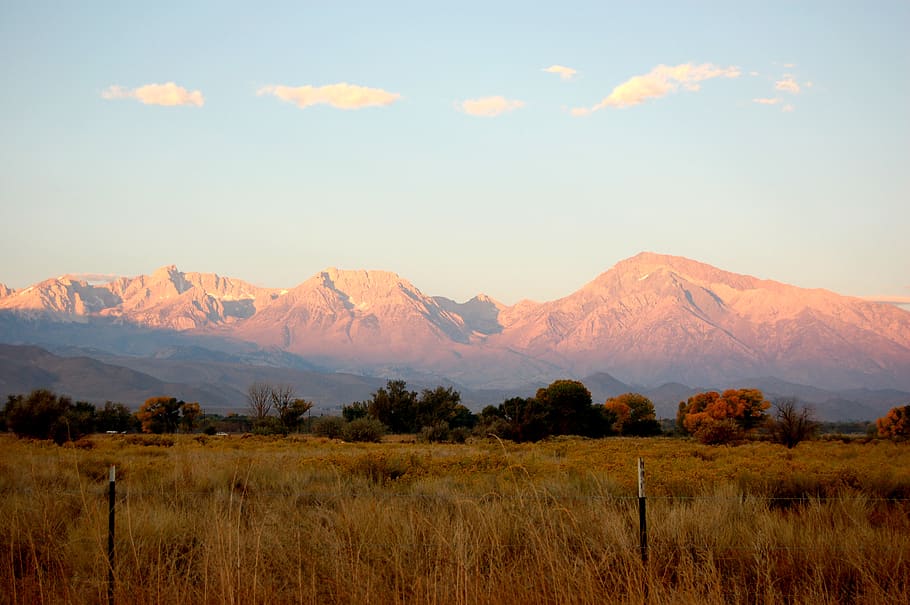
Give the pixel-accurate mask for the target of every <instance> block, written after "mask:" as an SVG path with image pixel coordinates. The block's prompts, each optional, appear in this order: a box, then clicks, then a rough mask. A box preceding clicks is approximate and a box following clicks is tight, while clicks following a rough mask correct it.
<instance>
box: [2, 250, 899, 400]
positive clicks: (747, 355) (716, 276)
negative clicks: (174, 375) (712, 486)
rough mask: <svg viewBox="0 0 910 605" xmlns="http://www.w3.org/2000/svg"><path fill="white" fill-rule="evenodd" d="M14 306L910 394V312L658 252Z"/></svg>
mask: <svg viewBox="0 0 910 605" xmlns="http://www.w3.org/2000/svg"><path fill="white" fill-rule="evenodd" d="M4 311H6V312H12V317H18V318H21V317H23V316H25V317H27V318H32V319H41V320H43V321H51V322H87V321H89V320H90V319H95V318H97V319H98V320H103V319H107V320H109V321H117V322H122V323H128V324H130V325H133V326H139V327H144V328H149V329H160V328H166V329H170V330H178V331H181V332H183V333H185V334H187V335H198V336H200V337H204V336H206V335H217V336H220V337H227V338H231V339H236V340H240V341H245V342H249V343H254V344H256V345H258V346H260V347H264V348H272V349H277V350H282V351H287V352H289V353H294V354H297V355H300V356H303V357H305V358H307V359H310V360H312V361H315V362H317V363H319V364H320V365H322V366H324V367H328V368H335V369H338V370H346V371H354V372H358V373H364V374H368V373H375V374H378V375H390V374H395V373H396V372H399V371H401V372H404V371H405V370H407V371H408V372H413V373H418V374H420V375H425V376H433V377H439V378H449V379H452V380H456V381H458V382H460V383H461V384H465V385H470V386H475V387H510V386H514V385H520V384H527V383H529V382H535V381H537V382H545V381H548V380H552V379H554V378H560V377H567V376H570V377H582V376H586V375H590V374H594V373H597V372H608V373H609V374H611V375H613V376H615V377H617V378H619V379H621V380H623V381H624V382H626V383H638V384H643V385H658V384H662V383H664V382H671V381H679V382H684V383H687V384H694V385H697V384H710V383H714V382H718V381H729V380H735V379H739V378H748V377H760V376H776V377H778V378H781V379H784V380H789V381H792V382H798V383H802V384H813V385H819V386H826V387H833V388H854V387H870V388H873V387H874V388H905V389H906V388H910V312H907V311H905V310H902V309H900V308H898V307H896V306H894V305H890V304H884V303H876V302H869V301H864V300H861V299H858V298H852V297H846V296H840V295H838V294H835V293H833V292H828V291H825V290H808V289H803V288H798V287H795V286H790V285H786V284H782V283H779V282H775V281H769V280H760V279H757V278H754V277H749V276H746V275H738V274H734V273H729V272H726V271H722V270H720V269H717V268H715V267H712V266H709V265H706V264H703V263H699V262H696V261H692V260H689V259H686V258H681V257H675V256H666V255H660V254H653V253H642V254H639V255H637V256H635V257H633V258H630V259H627V260H624V261H622V262H619V263H617V264H616V265H615V266H614V267H612V268H611V269H609V270H607V271H606V272H604V273H602V274H601V275H599V276H598V277H596V278H595V279H594V280H593V281H591V282H590V283H588V284H587V285H585V286H584V287H582V288H581V289H580V290H578V291H577V292H574V293H572V294H569V295H568V296H566V297H564V298H560V299H558V300H554V301H550V302H544V303H536V302H530V301H523V302H520V303H518V304H516V305H513V306H506V305H503V304H502V303H499V302H497V301H495V300H493V299H491V298H489V297H486V296H483V295H478V296H477V297H475V298H473V299H471V300H469V301H467V302H464V303H458V302H455V301H452V300H450V299H447V298H444V297H429V296H426V295H424V294H423V293H422V292H421V291H420V290H419V289H418V288H417V287H415V286H414V285H413V284H411V283H410V282H408V281H407V280H405V279H403V278H401V277H400V276H398V275H396V274H394V273H390V272H386V271H346V270H340V269H334V268H332V269H327V270H325V271H323V272H320V273H318V274H316V275H314V276H312V277H311V278H309V279H308V280H306V281H304V282H303V283H301V284H300V285H298V286H296V287H293V288H289V289H286V290H277V289H270V288H260V287H257V286H253V285H251V284H249V283H247V282H244V281H241V280H238V279H234V278H224V277H219V276H217V275H214V274H206V273H183V272H181V271H179V270H178V269H177V268H176V267H174V266H169V267H163V268H161V269H159V270H158V271H156V272H155V273H153V274H152V275H150V276H138V277H135V278H117V279H114V280H113V281H110V282H109V283H106V284H98V283H89V282H86V281H80V280H74V279H69V278H65V277H64V278H58V279H49V280H46V281H43V282H41V283H39V284H35V285H34V286H31V287H29V288H24V289H21V290H18V291H15V292H13V291H10V290H9V289H8V288H3V287H0V314H2V313H3V312H4ZM6 315H7V316H10V314H9V313H6ZM2 317H3V316H2V315H0V319H2ZM0 340H2V334H0ZM71 344H76V343H71Z"/></svg>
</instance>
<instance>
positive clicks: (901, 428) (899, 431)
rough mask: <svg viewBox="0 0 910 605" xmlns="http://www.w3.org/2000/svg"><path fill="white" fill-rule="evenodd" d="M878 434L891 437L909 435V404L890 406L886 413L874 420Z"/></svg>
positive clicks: (906, 436) (900, 437)
mask: <svg viewBox="0 0 910 605" xmlns="http://www.w3.org/2000/svg"><path fill="white" fill-rule="evenodd" d="M875 426H876V428H878V434H879V435H880V436H882V437H890V438H892V439H906V438H908V437H910V405H904V406H899V407H895V408H891V409H890V410H888V413H887V414H885V415H884V416H882V417H881V418H879V419H878V420H876V421H875Z"/></svg>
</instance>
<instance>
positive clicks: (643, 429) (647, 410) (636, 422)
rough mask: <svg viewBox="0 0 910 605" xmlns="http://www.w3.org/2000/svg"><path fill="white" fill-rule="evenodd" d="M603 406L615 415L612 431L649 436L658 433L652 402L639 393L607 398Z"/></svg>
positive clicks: (658, 425) (657, 423)
mask: <svg viewBox="0 0 910 605" xmlns="http://www.w3.org/2000/svg"><path fill="white" fill-rule="evenodd" d="M604 408H605V409H606V410H608V411H610V412H612V413H613V414H614V415H615V416H616V420H615V422H614V424H613V427H612V428H613V431H614V432H616V433H619V434H620V435H629V436H638V437H650V436H652V435H659V434H660V432H661V431H660V423H659V422H658V421H657V417H656V415H655V413H654V404H653V403H652V402H651V400H650V399H648V398H647V397H645V396H644V395H641V394H639V393H624V394H622V395H618V396H616V397H611V398H610V399H607V401H606V402H605V403H604Z"/></svg>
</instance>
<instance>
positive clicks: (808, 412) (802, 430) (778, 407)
mask: <svg viewBox="0 0 910 605" xmlns="http://www.w3.org/2000/svg"><path fill="white" fill-rule="evenodd" d="M816 431H818V422H817V421H816V420H815V412H814V410H813V409H812V408H811V407H808V406H805V405H802V404H801V403H800V401H799V400H798V399H795V398H792V397H784V398H781V399H778V400H776V401H775V402H774V420H773V421H772V422H771V435H772V437H773V438H774V441H776V442H777V443H780V444H782V445H785V446H787V448H788V449H790V448H794V447H796V444H798V443H799V442H800V441H805V440H806V439H810V438H812V437H813V436H814V435H815V433H816Z"/></svg>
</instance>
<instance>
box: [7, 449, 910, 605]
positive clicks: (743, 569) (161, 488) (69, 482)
mask: <svg viewBox="0 0 910 605" xmlns="http://www.w3.org/2000/svg"><path fill="white" fill-rule="evenodd" d="M169 444H171V445H169ZM81 445H82V446H83V447H63V448H60V447H56V446H53V445H48V444H46V443H40V442H26V441H19V440H16V439H14V438H12V437H10V436H6V435H3V436H0V519H2V522H0V602H2V603H29V604H31V603H101V602H106V598H107V584H106V581H107V572H108V569H107V563H106V552H107V551H106V549H107V469H108V466H109V465H110V464H116V465H117V473H118V482H117V494H118V504H117V539H116V548H117V559H116V565H115V572H116V577H117V584H116V594H115V596H116V601H117V602H118V603H139V604H143V603H231V604H234V603H236V604H241V603H243V604H247V603H313V604H316V603H455V604H461V603H464V604H468V603H502V604H506V603H522V604H528V605H530V604H535V603H642V602H645V601H646V600H647V602H648V603H850V602H855V603H886V602H910V518H908V513H910V504H908V502H907V501H906V499H907V498H910V445H908V444H894V443H890V442H873V443H869V444H859V443H847V444H845V443H837V442H814V443H806V444H802V445H800V446H799V447H797V448H796V449H794V450H786V449H784V448H782V447H780V446H775V445H771V444H767V443H755V444H749V445H745V446H741V447H736V448H727V447H707V446H701V445H698V444H695V443H693V442H689V441H682V440H673V439H620V438H616V439H606V440H585V439H572V438H569V439H556V440H552V441H547V442H544V443H540V444H522V445H516V444H504V443H498V442H495V441H493V442H476V443H471V444H468V445H462V446H459V445H420V444H414V443H401V442H396V443H383V444H345V443H339V442H330V441H326V440H319V439H302V438H287V439H270V438H259V437H252V438H246V439H241V438H239V437H236V436H234V437H229V438H214V437H213V438H206V437H202V436H198V437H191V436H179V437H176V436H175V437H168V438H166V439H157V440H156V439H155V438H153V437H148V438H146V437H134V436H119V435H118V436H107V435H100V436H95V437H93V438H91V439H89V440H87V441H85V442H84V443H82V444H81ZM638 456H642V457H643V458H645V461H646V471H647V475H648V492H649V501H648V524H649V542H650V546H651V549H650V558H649V561H648V563H647V564H642V562H641V560H640V558H639V551H638V515H637V499H636V498H635V497H634V496H635V495H636V494H637V491H636V485H635V481H636V474H635V464H636V458H637V457H638Z"/></svg>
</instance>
